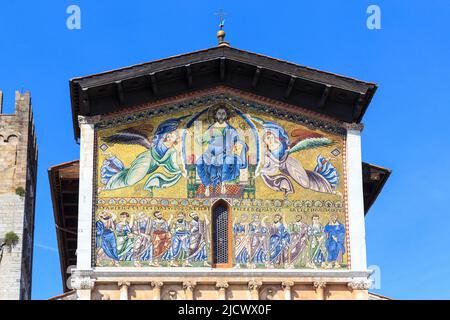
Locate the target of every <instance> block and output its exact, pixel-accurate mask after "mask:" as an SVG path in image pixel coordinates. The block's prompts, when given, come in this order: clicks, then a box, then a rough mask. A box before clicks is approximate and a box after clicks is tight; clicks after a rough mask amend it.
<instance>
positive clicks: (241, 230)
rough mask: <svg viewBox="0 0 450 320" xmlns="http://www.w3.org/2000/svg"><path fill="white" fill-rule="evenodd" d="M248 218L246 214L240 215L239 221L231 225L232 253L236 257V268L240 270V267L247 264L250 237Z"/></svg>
mask: <svg viewBox="0 0 450 320" xmlns="http://www.w3.org/2000/svg"><path fill="white" fill-rule="evenodd" d="M247 219H248V216H247V215H246V214H243V215H241V217H240V219H239V221H237V219H235V221H234V223H233V233H234V239H235V246H234V252H235V256H236V268H240V267H241V265H244V266H245V267H247V266H248V263H249V252H250V235H249V233H248V222H247Z"/></svg>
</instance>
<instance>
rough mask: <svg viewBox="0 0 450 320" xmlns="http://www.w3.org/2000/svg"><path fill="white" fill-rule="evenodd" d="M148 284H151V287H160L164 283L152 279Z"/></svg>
mask: <svg viewBox="0 0 450 320" xmlns="http://www.w3.org/2000/svg"><path fill="white" fill-rule="evenodd" d="M150 285H151V286H152V288H161V287H162V286H163V285H164V282H162V281H152V282H150Z"/></svg>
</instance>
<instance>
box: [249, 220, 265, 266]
mask: <svg viewBox="0 0 450 320" xmlns="http://www.w3.org/2000/svg"><path fill="white" fill-rule="evenodd" d="M266 218H267V217H264V218H263V220H262V221H261V219H260V217H259V215H258V214H254V215H253V219H252V222H250V224H249V226H248V230H249V235H250V239H249V241H250V267H252V268H255V267H256V264H260V263H267V260H268V259H267V228H266V227H265V225H264V224H265V219H266Z"/></svg>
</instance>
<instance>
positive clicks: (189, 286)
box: [183, 281, 197, 300]
mask: <svg viewBox="0 0 450 320" xmlns="http://www.w3.org/2000/svg"><path fill="white" fill-rule="evenodd" d="M196 285H197V283H196V282H194V281H185V282H183V289H184V293H185V295H186V300H194V288H195V286H196Z"/></svg>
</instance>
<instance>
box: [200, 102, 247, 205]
mask: <svg viewBox="0 0 450 320" xmlns="http://www.w3.org/2000/svg"><path fill="white" fill-rule="evenodd" d="M228 113H229V111H228V110H227V109H226V108H225V107H219V108H218V109H217V110H216V111H215V113H214V120H215V122H214V123H213V124H212V125H211V126H210V127H209V128H208V129H207V130H206V132H205V133H204V134H203V135H202V137H201V138H200V139H199V142H200V143H201V144H202V145H205V144H206V145H207V149H206V151H205V152H204V153H203V154H202V155H201V156H200V157H199V159H198V160H197V163H196V167H197V173H198V175H199V177H200V179H201V181H202V183H203V185H204V186H205V197H209V196H210V190H209V188H210V186H212V188H213V190H215V188H216V186H218V185H220V193H221V194H225V193H226V186H225V184H226V182H230V181H233V180H235V179H237V178H239V176H240V170H241V169H245V168H247V145H246V144H245V142H244V141H242V140H241V139H240V138H239V135H238V132H237V130H236V129H235V128H234V127H233V126H231V125H230V124H229V123H228V121H227V120H228V117H229V114H228ZM237 145H241V146H242V149H241V152H240V154H239V155H238V154H236V152H235V150H236V148H237Z"/></svg>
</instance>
